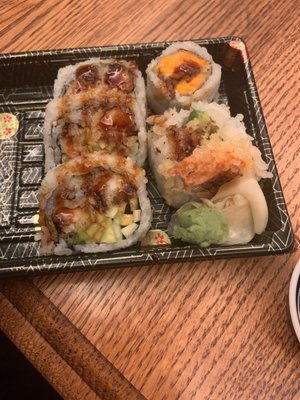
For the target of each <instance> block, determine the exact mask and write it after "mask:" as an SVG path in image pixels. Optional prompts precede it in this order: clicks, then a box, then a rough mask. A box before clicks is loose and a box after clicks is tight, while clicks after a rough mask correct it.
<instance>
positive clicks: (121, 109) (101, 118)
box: [44, 59, 147, 170]
mask: <svg viewBox="0 0 300 400" xmlns="http://www.w3.org/2000/svg"><path fill="white" fill-rule="evenodd" d="M145 101H146V100H145V84H144V80H143V78H142V75H141V72H140V71H139V69H138V67H137V65H136V64H135V63H134V62H127V61H124V60H100V59H90V60H87V61H85V62H82V63H79V64H76V65H71V66H67V67H64V68H62V69H60V70H59V72H58V76H57V79H56V81H55V83H54V99H53V100H52V101H50V103H49V104H48V106H47V108H46V114H45V123H44V143H45V150H46V170H49V169H50V168H52V167H54V166H55V165H58V164H59V163H61V162H64V161H67V160H70V159H72V158H74V157H77V156H81V155H83V154H86V153H92V152H94V151H97V152H98V151H106V152H111V153H115V154H117V155H120V156H123V157H131V158H132V159H133V161H134V162H136V163H137V164H138V165H140V166H142V165H143V163H144V161H145V158H146V153H147V145H146V129H145V116H146V106H145Z"/></svg>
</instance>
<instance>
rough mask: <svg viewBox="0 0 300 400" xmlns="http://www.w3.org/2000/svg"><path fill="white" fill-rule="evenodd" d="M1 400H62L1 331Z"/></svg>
mask: <svg viewBox="0 0 300 400" xmlns="http://www.w3.org/2000/svg"><path fill="white" fill-rule="evenodd" d="M0 360H1V362H0V399H3V400H19V399H20V400H21V399H22V400H24V399H25V400H26V399H30V400H35V399H43V400H62V398H61V397H60V396H59V394H58V393H57V392H56V391H55V390H54V389H53V387H52V386H51V385H50V384H49V383H48V382H47V380H46V379H45V378H44V377H43V376H42V375H40V374H39V372H38V371H37V370H36V369H35V368H34V367H33V365H32V364H31V363H30V362H29V361H28V360H27V358H26V357H24V356H23V354H22V353H21V352H20V350H19V349H17V348H16V347H15V345H14V344H13V343H12V342H11V341H10V340H9V339H8V338H7V336H6V335H5V334H4V333H3V332H1V331H0Z"/></svg>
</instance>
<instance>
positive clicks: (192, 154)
mask: <svg viewBox="0 0 300 400" xmlns="http://www.w3.org/2000/svg"><path fill="white" fill-rule="evenodd" d="M242 119H243V116H242V115H237V116H236V117H234V118H233V117H231V115H230V111H229V109H228V108H227V107H226V106H225V105H220V104H217V103H206V102H196V103H193V104H192V107H191V109H189V110H183V109H182V110H181V111H180V112H177V111H176V110H175V109H171V110H168V111H166V112H165V113H164V114H163V115H152V116H150V117H148V119H147V122H148V123H149V125H150V129H149V133H148V135H149V137H148V143H149V162H150V166H151V169H152V171H153V174H154V177H155V180H156V183H157V187H158V189H159V191H160V193H161V194H162V196H163V197H164V199H165V200H166V202H167V203H168V204H169V205H171V206H174V207H176V208H178V207H180V206H181V205H183V204H184V203H186V202H188V201H197V200H199V199H202V198H208V199H209V198H212V197H213V196H214V195H215V193H216V192H217V190H218V189H219V187H220V186H221V185H222V184H224V183H225V182H229V181H231V180H232V179H234V178H238V177H242V176H244V177H254V178H255V179H256V180H257V181H258V180H259V179H261V178H268V177H271V176H272V174H271V173H270V172H268V171H267V165H266V163H265V162H264V161H263V160H262V158H261V154H260V151H259V149H258V148H257V147H255V146H254V145H253V143H252V140H253V139H252V138H251V137H250V136H249V135H248V134H247V133H246V129H245V126H244V124H243V121H242Z"/></svg>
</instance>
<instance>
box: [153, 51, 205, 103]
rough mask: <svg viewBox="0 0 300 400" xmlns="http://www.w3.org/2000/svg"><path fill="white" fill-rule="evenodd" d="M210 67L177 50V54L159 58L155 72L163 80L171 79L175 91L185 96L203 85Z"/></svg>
mask: <svg viewBox="0 0 300 400" xmlns="http://www.w3.org/2000/svg"><path fill="white" fill-rule="evenodd" d="M210 67H211V65H210V62H209V61H207V60H204V59H203V58H201V57H199V56H196V55H195V54H193V53H190V52H187V51H184V50H179V51H178V52H177V53H174V54H170V55H166V56H163V57H161V58H160V59H159V61H158V64H157V71H158V73H159V74H160V75H162V76H163V77H164V78H171V79H172V80H173V82H174V88H175V90H176V91H177V92H178V93H179V94H181V95H182V96H187V95H190V94H192V93H193V92H195V90H197V89H198V88H199V87H201V86H202V85H203V83H204V82H205V80H206V79H207V75H208V73H209V72H210Z"/></svg>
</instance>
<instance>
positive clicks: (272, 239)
mask: <svg viewBox="0 0 300 400" xmlns="http://www.w3.org/2000/svg"><path fill="white" fill-rule="evenodd" d="M195 42H197V43H199V44H200V45H202V46H205V47H207V49H208V51H209V52H210V53H211V55H212V56H213V58H214V60H215V61H216V62H218V63H219V64H221V65H222V67H223V69H222V82H221V88H220V98H219V101H220V102H222V103H225V104H227V105H228V106H229V107H230V109H231V113H232V115H233V116H234V115H236V114H237V113H242V114H243V115H244V122H245V125H246V129H247V132H248V133H249V134H250V135H252V136H253V138H254V143H255V144H256V146H257V147H258V148H259V149H260V151H261V152H262V155H263V158H264V160H265V161H266V162H267V163H268V165H269V170H270V171H272V173H273V178H272V179H266V180H264V181H262V182H261V183H262V188H263V191H264V193H265V196H266V199H267V203H268V208H269V222H268V225H267V229H266V231H265V232H264V233H263V234H262V235H259V236H256V237H255V238H254V239H253V240H252V242H251V243H249V244H247V245H236V246H222V247H221V246H211V247H209V248H207V249H201V248H199V247H198V246H195V245H186V244H184V243H182V242H179V241H174V242H172V244H171V245H170V246H161V247H151V248H142V247H140V246H139V245H135V246H132V247H130V248H128V249H126V250H120V251H114V252H110V253H105V254H101V253H98V254H89V255H84V254H74V255H72V256H68V257H64V256H39V253H38V249H39V243H38V242H35V240H34V236H35V233H36V227H37V222H36V220H35V216H36V215H37V211H38V207H37V204H38V201H37V192H38V189H39V186H40V182H41V179H42V177H43V176H44V164H43V162H44V149H43V140H42V127H43V118H44V110H45V106H46V104H47V102H48V101H49V100H50V99H51V97H52V89H53V83H54V80H55V78H56V75H57V71H58V69H59V68H61V67H63V66H65V65H68V64H74V63H77V62H79V61H83V60H85V59H87V58H90V57H97V56H100V57H103V58H115V57H116V58H123V59H134V60H136V62H137V63H138V65H139V67H140V68H141V70H142V71H143V72H144V71H145V68H146V66H147V64H148V63H149V62H150V60H151V59H153V58H155V57H156V56H157V55H158V54H160V52H161V51H162V50H163V49H164V48H165V47H166V46H168V45H169V44H170V42H167V43H147V44H136V45H123V46H122V45H120V46H111V47H94V48H79V49H65V50H51V51H38V52H27V53H15V54H4V55H1V56H0V112H1V113H3V112H9V113H13V114H14V115H16V116H17V118H18V120H19V122H20V128H19V131H18V133H17V134H16V135H15V136H14V137H12V138H11V139H9V140H0V238H1V243H0V277H1V276H10V275H21V274H28V273H32V272H39V273H41V272H46V273H50V272H54V273H56V272H63V271H64V272H66V271H76V270H90V269H102V268H109V267H121V266H128V265H130V266H134V265H139V266H142V265H144V264H150V263H158V262H176V261H191V260H201V259H216V258H225V257H226V258H229V257H244V256H261V255H271V254H278V253H282V252H287V251H289V250H291V248H292V246H293V232H292V229H291V224H290V220H289V216H288V213H287V209H286V205H285V201H284V197H283V193H282V189H281V186H280V182H279V177H278V173H277V169H276V166H275V162H274V157H273V153H272V149H271V145H270V141H269V137H268V133H267V129H266V125H265V122H264V117H263V114H262V110H261V106H260V101H259V97H258V93H257V90H256V85H255V81H254V77H253V74H252V69H251V64H250V61H249V57H248V53H247V50H246V48H245V45H244V42H243V41H242V40H241V39H240V38H238V37H226V38H216V39H203V40H195ZM148 178H149V187H148V188H149V196H150V199H151V203H152V207H153V211H154V217H153V225H152V227H153V228H156V229H163V230H166V229H167V225H168V221H169V218H170V215H171V213H172V212H173V211H172V209H171V208H170V207H168V206H167V205H166V204H165V202H164V200H163V199H162V198H161V197H160V195H159V193H158V191H157V190H156V188H155V183H154V181H153V179H152V176H151V173H150V172H149V173H148Z"/></svg>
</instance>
